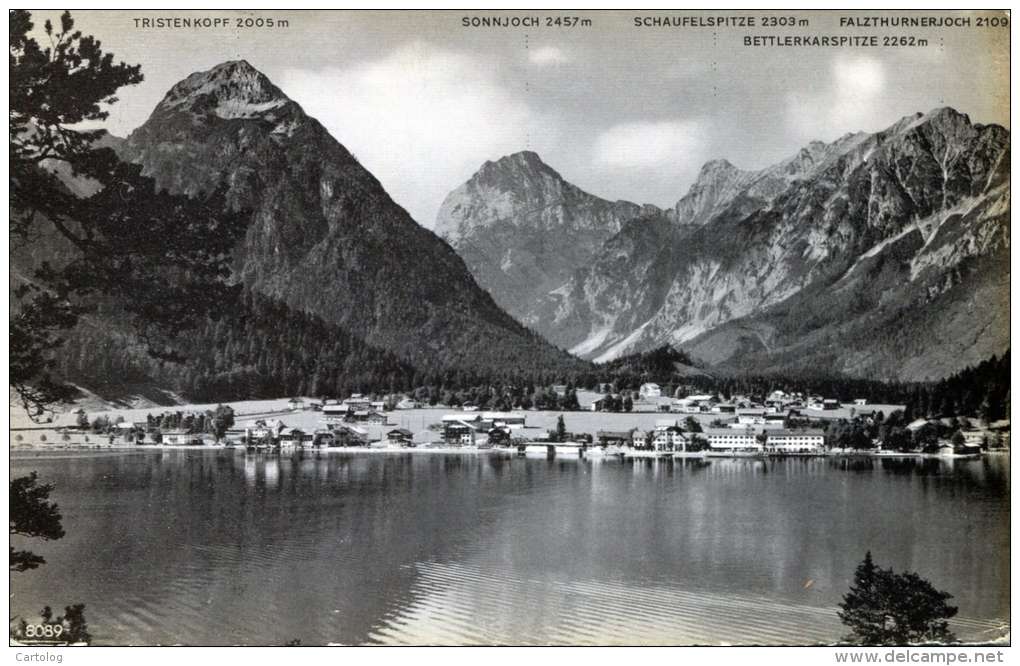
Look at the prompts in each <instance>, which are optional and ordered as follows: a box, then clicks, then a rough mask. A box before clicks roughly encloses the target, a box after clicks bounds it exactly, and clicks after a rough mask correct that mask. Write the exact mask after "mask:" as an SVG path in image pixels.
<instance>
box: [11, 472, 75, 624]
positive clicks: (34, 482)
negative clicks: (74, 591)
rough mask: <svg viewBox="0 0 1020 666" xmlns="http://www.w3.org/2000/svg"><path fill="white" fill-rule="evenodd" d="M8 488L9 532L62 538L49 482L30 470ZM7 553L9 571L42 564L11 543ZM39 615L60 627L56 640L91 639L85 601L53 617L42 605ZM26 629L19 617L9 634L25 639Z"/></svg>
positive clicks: (58, 516)
mask: <svg viewBox="0 0 1020 666" xmlns="http://www.w3.org/2000/svg"><path fill="white" fill-rule="evenodd" d="M10 488H11V498H10V500H11V506H10V533H11V535H12V536H19V537H27V538H40V539H46V540H55V539H60V538H63V536H64V527H63V525H62V524H61V519H62V516H61V515H60V508H59V507H58V506H57V505H56V504H54V503H53V502H51V501H50V492H52V491H53V486H52V485H50V484H48V483H44V484H40V483H39V475H38V474H36V473H35V472H32V473H31V474H28V475H27V476H19V477H18V478H16V479H14V480H13V481H11V485H10ZM10 554H11V561H10V570H11V571H12V572H15V571H17V572H21V571H28V570H29V569H36V568H38V567H39V566H40V565H43V564H46V560H45V559H44V558H43V557H42V556H41V555H36V554H35V553H33V552H32V551H29V550H15V548H14V546H10ZM39 615H40V617H41V618H42V621H43V623H45V624H48V625H54V624H59V625H61V626H62V627H63V628H64V629H63V631H62V632H61V633H60V634H59V636H58V639H59V640H58V641H57V642H62V643H69V644H74V643H89V642H91V640H92V635H91V634H90V633H89V631H88V624H87V623H86V622H85V604H73V605H71V606H65V607H64V614H63V615H61V616H59V617H57V618H56V619H54V618H53V611H52V610H51V609H50V607H49V606H46V607H45V608H43V610H42V612H41V613H40V614H39ZM27 629H28V622H26V621H25V620H24V619H21V620H20V622H18V623H17V629H15V630H14V632H13V633H12V636H11V637H12V638H14V639H16V640H19V641H21V640H26V639H29V638H31V637H30V636H29V634H28V633H27Z"/></svg>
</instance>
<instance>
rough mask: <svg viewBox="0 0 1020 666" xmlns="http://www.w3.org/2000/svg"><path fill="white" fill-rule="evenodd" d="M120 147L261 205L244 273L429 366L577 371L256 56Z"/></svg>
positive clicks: (189, 91) (241, 253)
mask: <svg viewBox="0 0 1020 666" xmlns="http://www.w3.org/2000/svg"><path fill="white" fill-rule="evenodd" d="M120 153H121V155H122V157H123V158H124V159H127V160H130V161H134V162H138V163H140V164H141V165H142V166H143V174H145V175H148V176H151V177H153V178H154V179H155V180H156V182H157V186H159V187H162V188H166V189H169V190H170V191H172V192H175V193H184V194H187V195H189V196H199V195H201V193H204V192H209V191H211V190H212V189H214V188H215V187H217V186H219V185H220V184H225V185H226V187H227V193H226V196H227V200H228V202H229V205H230V206H232V207H233V208H235V209H238V210H245V211H251V222H250V224H249V226H248V228H247V231H246V233H245V236H244V239H243V240H242V241H241V242H240V244H239V246H238V247H237V248H236V250H235V252H234V256H235V265H234V269H235V275H236V278H237V279H238V280H239V281H241V282H243V283H244V284H245V286H246V287H247V288H249V289H251V290H252V291H254V292H255V293H258V294H264V295H266V296H269V297H272V298H274V299H276V300H278V301H279V302H281V303H284V304H286V305H287V306H289V307H291V308H293V309H295V310H297V311H300V312H307V313H309V314H312V315H315V316H317V317H320V318H321V319H322V320H323V321H325V322H327V323H329V324H336V325H341V326H343V327H344V328H345V329H347V330H349V331H351V332H352V334H354V335H356V336H358V337H360V338H362V339H364V340H365V341H367V342H369V343H370V344H372V345H373V346H375V347H377V348H381V349H386V350H388V351H392V352H394V353H395V354H397V355H398V356H399V357H400V358H403V359H406V360H408V361H410V362H412V363H414V364H415V365H416V366H417V367H421V368H440V367H449V368H460V369H471V368H493V367H501V366H502V365H503V364H506V363H517V364H519V367H521V368H528V367H533V366H538V365H541V364H551V365H552V366H556V365H557V364H564V363H565V364H573V363H575V361H574V360H573V359H571V358H570V357H568V356H567V355H566V354H563V353H562V352H560V351H558V350H555V349H554V348H552V347H551V346H549V345H548V344H546V343H545V342H543V341H542V340H541V339H539V338H538V337H537V336H535V335H534V334H532V333H531V332H530V331H528V330H527V329H525V328H524V327H523V326H521V325H520V324H519V323H518V322H516V321H514V320H513V319H512V318H511V317H509V316H508V315H507V314H506V313H505V312H503V311H502V310H501V309H500V308H499V307H498V306H497V305H496V303H494V302H493V300H492V298H491V297H490V296H489V295H488V294H487V293H485V292H484V291H483V290H482V289H480V288H479V287H478V285H477V284H476V283H475V281H474V279H473V278H472V277H471V275H470V274H469V273H468V271H467V270H466V268H465V266H464V262H463V261H462V260H461V259H460V258H459V257H458V256H457V255H456V254H455V253H454V252H453V250H452V249H451V248H450V247H449V246H448V245H447V244H446V243H444V242H443V241H442V240H440V239H439V238H438V237H437V236H436V235H435V234H433V233H432V232H431V231H428V230H426V229H425V228H423V227H422V226H421V225H419V224H417V223H416V222H415V221H414V220H413V219H411V217H410V216H409V215H408V214H407V212H406V211H405V210H404V209H403V208H401V207H400V206H399V205H398V204H396V203H395V202H394V201H393V200H392V199H391V198H390V196H389V195H388V194H387V193H386V191H385V190H384V189H383V187H382V185H381V184H380V183H379V181H378V180H377V179H376V178H375V177H374V176H373V175H372V174H371V173H369V172H368V171H367V170H366V169H365V168H364V167H362V166H361V164H360V163H359V162H358V161H357V160H356V159H355V157H354V156H353V155H352V154H351V153H350V152H349V151H348V150H347V149H346V148H345V147H344V146H343V145H341V144H340V143H339V142H338V141H337V140H336V139H334V138H333V137H332V136H330V134H329V132H328V131H327V130H326V129H325V128H324V127H323V126H322V125H321V124H320V123H319V122H318V121H317V120H315V119H314V118H311V117H309V116H308V115H306V114H305V113H304V111H303V110H302V109H301V107H300V106H299V105H298V104H297V103H295V102H294V101H292V100H290V99H289V98H287V97H286V95H285V94H284V93H283V92H282V91H281V90H280V89H279V88H277V87H276V86H275V85H274V84H273V83H272V82H271V81H270V80H269V79H268V78H267V77H266V76H265V75H264V74H262V73H261V72H259V71H258V70H256V69H255V68H254V67H252V66H251V65H250V64H249V63H247V62H246V61H243V60H241V61H235V62H227V63H223V64H221V65H218V66H216V67H214V68H212V69H210V70H208V71H205V72H197V73H195V74H192V75H190V76H188V77H187V78H186V79H184V80H183V81H181V82H180V83H178V84H176V85H175V86H173V88H171V90H170V91H169V92H168V93H167V95H166V96H165V97H164V99H163V100H162V101H161V102H160V103H159V104H158V105H157V107H156V108H155V109H154V111H153V112H152V115H151V116H150V118H149V119H148V120H147V121H146V122H145V123H144V124H143V125H142V126H140V127H139V128H138V129H136V130H135V131H134V132H132V133H131V135H130V136H129V137H127V139H126V141H125V142H124V144H123V146H122V148H121V150H120Z"/></svg>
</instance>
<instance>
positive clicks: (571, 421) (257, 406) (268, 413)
mask: <svg viewBox="0 0 1020 666" xmlns="http://www.w3.org/2000/svg"><path fill="white" fill-rule="evenodd" d="M586 393H588V392H586ZM594 395H597V394H594V393H588V395H585V396H584V397H585V398H588V396H594ZM578 397H579V399H580V398H581V397H582V396H581V395H579V396H578ZM288 400H289V399H287V398H281V399H277V400H243V401H236V402H226V403H223V404H226V405H229V406H230V407H232V408H233V409H234V412H235V413H236V417H235V427H236V428H244V427H246V426H250V425H254V423H255V421H258V420H260V419H270V418H274V419H280V420H281V421H283V423H284V424H286V425H287V426H288V427H292V428H299V429H301V430H304V431H305V432H312V431H314V430H316V429H317V428H321V427H323V421H322V418H323V417H322V413H321V412H316V411H312V410H310V409H303V410H299V411H294V410H292V409H291V408H290V405H289V404H288ZM303 400H304V401H305V403H306V404H308V403H311V402H313V399H311V398H304V399H303ZM216 406H217V403H210V404H187V405H173V406H168V407H155V408H145V409H113V410H107V411H100V412H90V413H89V415H88V416H89V419H90V420H91V419H94V418H96V417H97V416H106V417H108V418H110V419H112V420H116V419H117V418H118V417H123V418H124V420H125V421H131V422H136V421H145V418H146V415H148V414H153V415H156V414H160V413H163V412H175V411H180V412H182V413H188V412H198V411H203V412H204V411H207V410H211V409H215V408H216ZM644 407H645V408H650V406H647V405H645V406H644ZM514 413H521V414H524V415H525V416H526V418H527V421H526V428H525V429H524V430H523V431H522V434H523V435H524V436H536V437H537V436H539V435H540V433H541V432H542V431H543V430H552V429H554V428H555V427H556V420H557V417H559V415H560V414H562V415H563V420H564V422H565V424H566V426H567V430H568V431H570V432H576V433H590V434H594V433H595V432H597V431H599V430H629V429H631V428H640V429H642V430H651V429H652V428H654V427H655V421H656V420H658V419H676V420H679V421H681V422H683V420H684V419H685V418H686V417H687V415H686V414H663V413H657V412H651V411H647V412H631V413H609V412H591V411H579V412H560V411H537V410H527V411H515V412H514ZM385 414H386V417H387V423H386V425H378V424H358V425H359V427H362V428H364V429H365V430H367V431H368V433H369V436H370V437H371V438H372V439H381V438H382V436H383V435H384V434H385V432H386V431H388V430H392V429H393V428H407V429H408V430H410V431H411V432H419V431H421V430H425V429H427V428H428V427H429V426H430V425H433V424H437V423H440V422H441V420H442V418H443V416H445V415H447V414H461V415H463V416H464V417H465V418H470V417H472V416H473V415H477V414H480V412H465V411H461V410H458V409H454V408H447V407H440V408H426V409H399V410H394V411H392V412H386V413H385ZM695 418H697V419H698V421H700V422H701V423H703V424H705V425H707V424H708V423H710V422H711V421H713V420H715V419H717V418H720V415H719V414H699V415H696V417H695ZM63 421H67V422H68V423H69V424H70V423H73V421H74V415H73V414H72V415H70V416H67V415H64V418H62V419H61V422H63Z"/></svg>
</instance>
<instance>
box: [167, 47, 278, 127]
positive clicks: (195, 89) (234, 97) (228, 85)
mask: <svg viewBox="0 0 1020 666" xmlns="http://www.w3.org/2000/svg"><path fill="white" fill-rule="evenodd" d="M288 102H290V99H289V98H288V97H287V96H286V95H284V94H283V92H282V91H281V90H280V89H279V88H277V87H276V86H275V85H273V82H272V81H270V80H269V78H268V77H267V76H266V75H265V74H263V73H262V72H260V71H259V70H257V69H255V67H253V66H252V65H251V63H249V62H248V61H247V60H230V61H227V62H224V63H220V64H219V65H216V66H215V67H213V68H211V69H208V70H206V71H203V72H195V73H194V74H191V75H190V76H188V77H187V78H186V79H184V80H183V81H181V82H180V83H178V84H177V85H175V86H174V87H173V88H171V89H170V92H168V93H167V94H166V97H164V98H163V101H162V102H160V103H159V106H158V107H157V109H156V110H157V111H164V112H165V111H181V110H187V111H191V112H192V113H196V114H199V113H209V112H212V113H213V114H215V115H217V116H219V117H221V118H254V117H257V116H262V115H264V114H265V113H267V112H269V111H271V110H272V109H276V108H278V107H280V106H283V105H284V104H287V103H288Z"/></svg>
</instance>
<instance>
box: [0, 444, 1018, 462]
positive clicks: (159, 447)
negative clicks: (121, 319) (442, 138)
mask: <svg viewBox="0 0 1020 666" xmlns="http://www.w3.org/2000/svg"><path fill="white" fill-rule="evenodd" d="M9 451H10V454H11V455H12V456H13V455H17V454H18V453H44V452H54V453H56V452H73V451H82V452H86V451H94V452H100V451H116V452H126V451H138V452H160V451H224V452H227V451H229V452H233V453H234V454H235V455H236V454H244V455H248V454H256V455H265V454H278V455H284V454H293V453H315V454H321V453H327V454H331V455H333V454H344V453H375V454H385V455H392V454H397V453H426V454H429V453H430V454H443V455H490V454H500V455H510V456H516V455H522V456H523V455H525V453H524V452H521V451H518V450H516V449H513V448H507V447H493V448H485V449H479V448H476V447H466V446H465V447H452V446H439V447H412V446H408V447H371V446H337V447H317V448H302V447H286V448H282V449H265V448H263V449H258V450H254V451H249V450H248V448H247V447H245V446H209V445H205V446H197V445H186V444H155V445H137V444H94V445H81V444H67V445H62V446H61V445H49V446H47V445H31V444H28V445H26V444H18V445H14V446H11V447H10V449H9ZM1009 454H1010V451H1009V449H996V450H991V451H982V452H981V453H979V454H966V455H953V456H946V455H939V454H934V453H902V454H888V453H887V454H884V455H883V454H876V453H874V452H870V451H845V450H841V451H818V452H811V453H807V452H805V453H760V452H750V451H748V452H722V451H698V452H694V451H690V452H679V451H647V450H641V449H638V450H624V451H620V452H614V453H605V452H602V451H599V452H597V453H592V454H589V453H587V452H586V451H582V450H578V452H577V453H571V454H556V455H555V456H554V457H564V456H566V457H570V458H585V457H589V458H592V459H606V458H621V459H639V458H641V459H648V458H652V459H657V458H661V459H667V460H673V459H681V460H682V459H694V460H710V459H713V458H714V459H767V458H844V457H845V458H851V457H856V458H872V459H899V460H903V459H921V460H967V459H970V460H977V459H980V458H981V457H982V456H984V455H1006V456H1008V455H1009ZM531 457H535V456H534V455H532V456H531Z"/></svg>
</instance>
